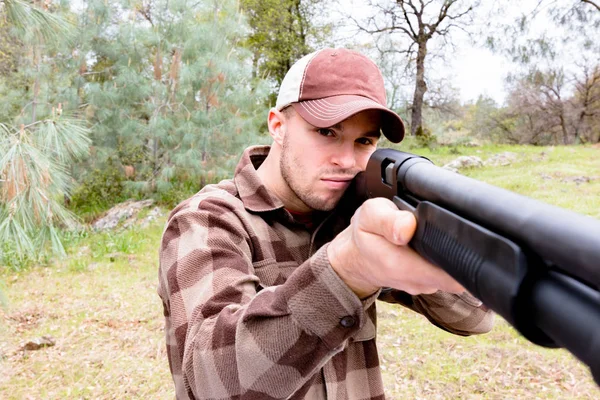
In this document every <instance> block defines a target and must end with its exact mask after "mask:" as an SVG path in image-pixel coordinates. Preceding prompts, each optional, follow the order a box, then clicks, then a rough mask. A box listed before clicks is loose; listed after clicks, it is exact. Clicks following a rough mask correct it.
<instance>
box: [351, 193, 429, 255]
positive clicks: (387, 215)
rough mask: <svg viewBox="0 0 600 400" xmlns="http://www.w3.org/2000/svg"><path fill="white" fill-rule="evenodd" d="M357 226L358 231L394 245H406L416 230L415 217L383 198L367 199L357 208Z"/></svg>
mask: <svg viewBox="0 0 600 400" xmlns="http://www.w3.org/2000/svg"><path fill="white" fill-rule="evenodd" d="M355 217H357V220H358V221H357V226H358V228H359V229H360V230H362V231H364V232H368V233H372V234H376V235H379V236H383V237H385V238H386V239H387V240H388V241H389V242H391V243H394V244H396V245H406V244H408V242H410V240H411V239H412V237H413V235H414V233H415V230H416V228H417V220H416V218H415V216H414V215H413V214H412V213H410V212H408V211H401V210H399V209H398V208H397V207H396V205H395V204H394V203H393V202H392V201H390V200H388V199H385V198H382V197H380V198H374V199H369V200H367V201H365V202H364V203H363V205H362V206H361V207H360V208H359V210H358V212H357V214H355Z"/></svg>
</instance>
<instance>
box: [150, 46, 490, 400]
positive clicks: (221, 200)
mask: <svg viewBox="0 0 600 400" xmlns="http://www.w3.org/2000/svg"><path fill="white" fill-rule="evenodd" d="M268 128H269V132H270V134H271V136H272V138H273V143H272V145H271V146H270V147H267V146H264V147H251V148H249V149H247V150H246V151H245V152H244V154H243V156H242V158H241V161H240V162H239V164H238V167H237V169H236V171H235V175H234V178H233V179H231V180H226V181H223V182H221V183H219V184H218V185H210V186H207V187H205V188H204V189H203V190H201V191H200V192H199V193H197V194H196V195H194V196H193V197H191V198H190V199H188V200H186V201H184V202H183V203H181V204H180V205H179V206H177V208H175V210H173V212H172V213H171V215H170V216H169V220H168V222H167V226H166V229H165V232H164V235H163V239H162V243H161V248H160V274H159V280H160V282H159V294H160V296H161V298H162V300H163V303H164V311H165V318H166V337H167V353H168V357H169V363H170V367H171V373H172V374H173V379H174V381H175V387H176V392H177V398H178V399H187V398H196V399H229V398H235V399H287V398H291V399H383V398H384V393H383V385H382V381H381V376H380V371H379V361H378V355H377V348H376V344H375V334H376V318H375V300H376V299H377V298H378V297H379V298H380V299H382V300H385V301H389V302H396V303H400V304H403V305H404V306H407V307H409V308H411V309H413V310H415V311H417V312H420V313H422V314H423V315H424V316H425V317H427V318H428V319H429V320H430V321H431V322H432V323H434V324H435V325H437V326H439V327H441V328H443V329H446V330H448V331H450V332H453V333H456V334H459V335H469V334H476V333H483V332H487V331H489V329H490V328H491V325H492V314H491V313H490V312H489V311H488V310H487V309H485V307H483V306H482V305H481V302H479V301H478V300H477V299H475V298H473V297H471V296H470V295H469V294H467V293H465V292H464V289H463V288H462V287H461V286H460V285H459V284H458V283H456V282H455V281H454V280H453V279H452V278H450V277H449V276H448V275H447V274H446V273H445V272H443V271H442V270H441V269H439V268H437V267H435V266H433V265H431V264H429V263H428V262H427V261H425V260H424V259H423V258H421V257H420V256H419V255H418V254H416V253H415V252H414V251H413V250H412V249H411V248H410V247H408V246H407V243H408V242H409V240H410V239H411V237H412V235H413V233H414V231H415V227H416V221H415V218H414V217H413V215H412V214H411V213H407V212H403V211H399V210H397V208H396V207H395V206H394V204H393V203H391V202H390V201H389V200H387V199H370V200H367V201H365V202H364V203H363V204H359V201H358V200H357V199H356V198H355V196H353V193H352V191H353V178H354V176H355V175H356V174H357V173H358V172H359V171H362V170H364V169H365V167H366V164H367V160H368V159H369V156H370V155H371V154H372V153H373V151H375V148H376V145H377V141H378V139H379V137H380V135H381V132H383V134H384V135H385V136H386V137H387V138H388V139H389V140H391V141H393V142H399V141H400V140H402V138H403V136H404V127H403V124H402V121H401V119H400V117H399V116H398V115H396V114H395V113H394V112H393V111H390V110H389V109H388V108H387V107H386V99H385V89H384V84H383V77H382V76H381V72H380V71H379V69H378V68H377V66H376V65H375V64H374V63H373V62H372V61H371V60H369V59H368V58H367V57H365V56H363V55H361V54H359V53H356V52H353V51H350V50H346V49H324V50H321V51H317V52H315V53H312V54H310V55H308V56H306V57H303V58H302V59H300V60H299V61H298V62H297V63H296V64H294V66H292V68H291V69H290V71H289V72H288V74H287V75H286V77H285V79H284V81H283V82H282V85H281V88H280V92H279V96H278V100H277V104H276V107H275V108H273V109H271V110H270V111H269V115H268ZM384 287H385V288H394V289H395V290H387V289H386V290H385V293H383V292H382V289H381V288H384Z"/></svg>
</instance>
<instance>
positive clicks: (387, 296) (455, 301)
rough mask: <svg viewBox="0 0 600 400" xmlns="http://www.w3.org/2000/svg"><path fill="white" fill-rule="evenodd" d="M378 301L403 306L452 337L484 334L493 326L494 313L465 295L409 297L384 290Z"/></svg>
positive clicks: (449, 294) (400, 292)
mask: <svg viewBox="0 0 600 400" xmlns="http://www.w3.org/2000/svg"><path fill="white" fill-rule="evenodd" d="M379 300H383V301H386V302H388V303H396V304H402V305H403V306H405V307H408V308H409V309H411V310H413V311H416V312H418V313H420V314H422V315H423V316H425V317H426V318H427V319H428V320H429V321H430V322H431V323H432V324H434V325H435V326H437V327H439V328H441V329H444V330H446V331H448V332H450V333H453V334H455V335H461V336H469V335H477V334H482V333H487V332H489V331H490V330H491V329H492V327H493V325H494V313H493V312H492V311H491V310H490V309H488V308H487V307H486V306H485V305H483V303H482V302H481V301H480V300H479V299H477V298H475V297H473V296H472V295H471V294H469V293H468V292H463V293H461V294H453V293H448V292H443V291H438V292H436V293H433V294H422V295H417V296H412V295H410V294H408V293H406V292H403V291H400V290H393V289H389V290H387V289H386V290H384V291H382V293H381V294H380V296H379Z"/></svg>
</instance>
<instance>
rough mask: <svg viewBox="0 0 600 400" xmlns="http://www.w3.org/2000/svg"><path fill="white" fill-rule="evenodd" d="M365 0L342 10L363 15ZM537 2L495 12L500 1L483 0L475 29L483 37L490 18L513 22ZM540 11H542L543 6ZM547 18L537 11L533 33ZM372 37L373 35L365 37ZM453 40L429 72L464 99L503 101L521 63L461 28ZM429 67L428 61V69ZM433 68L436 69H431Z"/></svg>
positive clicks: (507, 6) (506, 6) (348, 1)
mask: <svg viewBox="0 0 600 400" xmlns="http://www.w3.org/2000/svg"><path fill="white" fill-rule="evenodd" d="M561 1H564V0H561ZM365 3H366V1H365V0H344V4H348V8H347V9H346V10H343V11H340V12H344V11H347V10H352V11H351V13H352V15H354V16H356V18H360V17H361V16H364V15H368V14H369V8H368V7H366V6H365ZM538 3H539V0H521V1H516V0H514V1H506V2H502V4H501V5H500V7H503V11H502V14H501V15H500V14H498V13H495V12H496V10H493V8H494V7H498V4H499V3H497V2H496V1H494V0H482V1H481V5H480V6H479V8H478V9H477V17H476V18H475V23H479V24H480V25H479V26H476V27H475V26H474V27H473V28H474V29H473V30H474V31H477V32H478V33H479V35H480V36H481V38H482V39H483V38H484V36H487V35H488V34H490V30H489V29H488V28H489V27H488V25H486V23H489V21H492V22H493V23H497V24H498V25H496V26H499V25H500V24H502V23H513V22H514V21H515V20H516V19H517V18H518V17H519V16H520V15H522V14H523V13H525V14H527V13H529V12H531V11H532V10H533V9H535V8H536V6H537V5H538ZM549 3H551V1H549ZM350 4H352V6H350ZM542 4H545V3H542ZM541 11H543V8H542V10H541ZM333 18H340V16H334V17H333ZM546 18H547V17H546V15H545V13H543V12H540V13H539V14H538V15H537V17H536V21H537V23H536V24H534V26H533V28H532V31H533V32H534V33H535V32H536V31H537V32H541V31H543V30H545V29H546V28H547V26H548V20H547V19H546ZM454 31H455V32H456V31H457V30H454ZM369 40H371V39H369V38H365V39H363V41H369ZM480 42H483V40H480ZM453 43H454V44H455V50H454V51H453V52H451V53H450V55H449V56H447V57H446V59H445V60H443V61H433V63H435V64H437V65H434V64H432V61H431V60H430V61H429V67H431V68H429V72H430V76H431V77H434V76H435V78H436V79H438V80H441V81H442V82H443V81H444V80H445V81H447V82H449V83H450V84H451V85H452V86H453V87H454V88H456V89H457V91H458V95H459V98H460V100H461V101H462V102H463V103H465V102H471V101H475V100H477V98H478V97H479V96H480V95H486V96H489V97H491V98H493V99H494V100H495V101H496V102H497V103H498V104H502V103H503V102H504V101H505V99H506V95H507V91H506V88H505V81H506V76H507V74H508V73H509V72H511V71H514V70H515V69H516V68H518V66H517V65H515V64H513V63H512V62H511V61H510V60H509V59H507V58H506V57H505V56H502V55H500V54H497V53H493V52H492V51H491V50H489V49H488V48H486V47H485V46H484V44H483V43H479V44H474V43H473V40H469V39H468V38H467V37H466V35H461V34H460V32H459V33H458V34H456V33H454V35H453ZM427 67H428V65H427V64H426V71H427ZM432 70H433V73H431V72H432ZM407 83H408V82H407ZM408 90H410V89H408Z"/></svg>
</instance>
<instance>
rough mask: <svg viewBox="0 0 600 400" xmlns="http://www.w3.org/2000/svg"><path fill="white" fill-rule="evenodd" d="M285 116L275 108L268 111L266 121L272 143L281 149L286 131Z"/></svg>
mask: <svg viewBox="0 0 600 400" xmlns="http://www.w3.org/2000/svg"><path fill="white" fill-rule="evenodd" d="M286 122H287V121H286V119H285V115H283V113H282V112H281V111H279V110H277V109H276V108H271V109H270V110H269V117H268V119H267V125H268V126H269V133H270V134H271V137H272V138H273V141H274V142H276V143H277V144H279V145H280V146H282V147H283V138H284V136H285V134H286V131H287V123H286Z"/></svg>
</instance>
